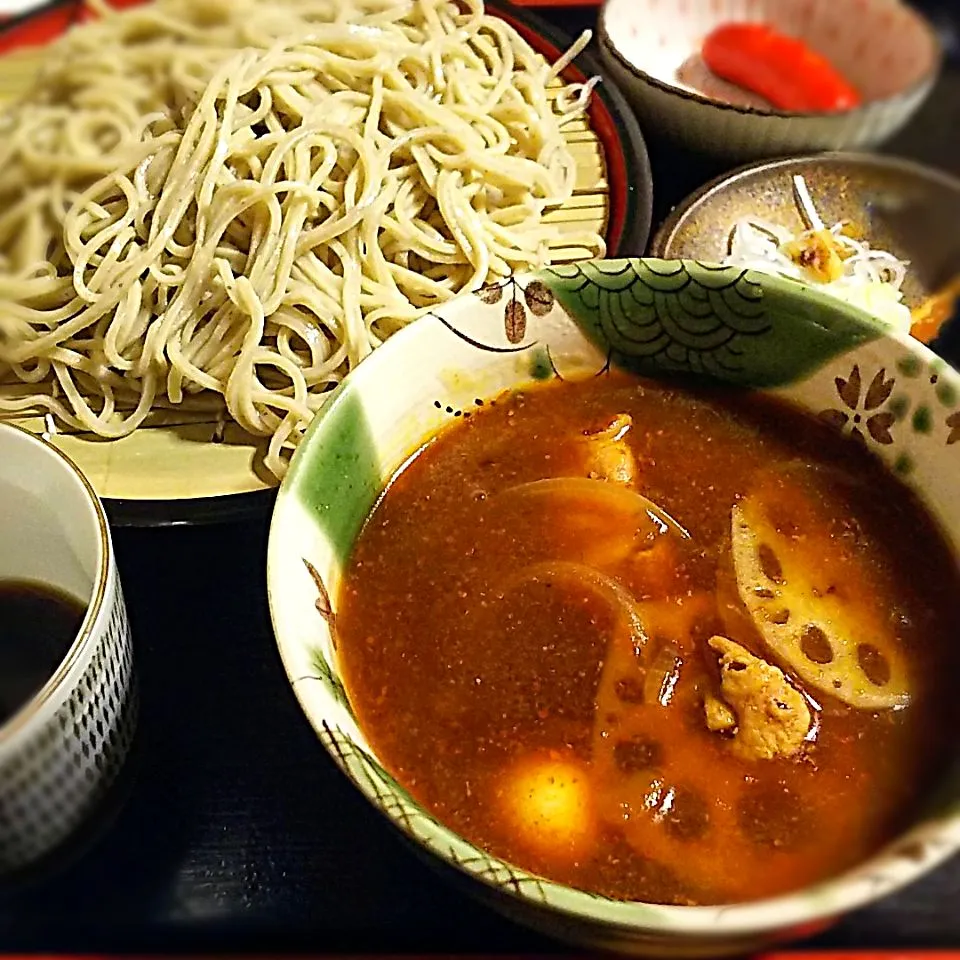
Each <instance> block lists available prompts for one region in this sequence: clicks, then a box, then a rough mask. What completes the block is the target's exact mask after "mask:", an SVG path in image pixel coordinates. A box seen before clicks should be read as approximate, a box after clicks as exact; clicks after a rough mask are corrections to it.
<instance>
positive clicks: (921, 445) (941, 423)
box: [267, 260, 960, 956]
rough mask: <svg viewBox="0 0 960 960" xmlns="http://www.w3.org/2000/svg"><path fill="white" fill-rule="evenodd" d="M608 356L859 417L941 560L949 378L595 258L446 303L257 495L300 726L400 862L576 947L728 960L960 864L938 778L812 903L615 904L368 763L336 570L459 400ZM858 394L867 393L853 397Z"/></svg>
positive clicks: (336, 407)
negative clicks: (877, 426)
mask: <svg viewBox="0 0 960 960" xmlns="http://www.w3.org/2000/svg"><path fill="white" fill-rule="evenodd" d="M705 304H713V309H712V310H705V309H704V305H705ZM721 333H722V335H720V334H721ZM608 362H613V363H614V364H622V365H629V366H630V367H631V369H634V370H636V371H638V372H643V373H646V374H648V375H652V376H657V375H662V374H664V373H670V372H678V371H687V372H691V371H696V372H703V371H705V370H713V371H717V372H718V373H719V372H723V375H724V378H725V379H726V380H727V382H729V383H731V384H733V385H735V386H739V387H743V388H750V389H760V390H765V391H775V392H776V393H778V394H781V395H784V396H786V397H788V398H790V399H791V400H792V401H794V402H795V403H796V404H799V405H800V406H801V407H803V408H806V409H807V410H810V411H812V412H814V413H818V414H819V413H822V412H824V411H831V417H830V422H832V423H834V424H837V425H839V424H840V423H843V424H844V426H843V427H842V429H843V430H845V431H852V430H857V431H859V428H858V427H855V426H854V419H855V417H856V420H857V422H860V421H866V422H867V423H868V426H869V422H870V421H871V418H880V419H878V420H877V421H876V422H877V423H880V422H881V421H882V422H883V424H888V423H889V424H890V429H889V433H887V432H886V430H869V431H867V436H866V437H865V439H864V442H866V443H867V444H869V445H871V446H872V447H873V448H874V450H875V451H876V453H877V454H878V455H879V456H880V457H882V458H883V459H884V460H885V461H886V462H887V463H888V464H889V465H890V467H891V469H893V470H895V471H897V472H898V473H899V474H900V475H901V476H902V477H903V478H904V479H905V481H906V482H907V483H909V484H911V485H912V486H913V487H914V488H915V489H916V490H917V491H918V492H919V494H920V495H921V497H922V498H923V499H924V501H925V502H926V504H927V506H928V508H929V509H930V510H931V511H932V512H933V514H934V515H935V516H936V517H937V518H938V519H939V521H940V522H941V524H942V526H943V528H944V530H945V532H946V535H947V536H948V538H949V539H951V540H952V542H953V544H954V545H955V546H956V547H957V548H958V550H960V500H958V498H957V497H956V495H955V491H956V474H957V470H958V467H960V443H957V442H956V441H957V440H960V407H958V403H960V375H958V374H957V373H956V372H955V371H953V370H952V369H950V368H949V367H947V365H946V364H945V363H944V362H943V361H942V360H940V359H939V358H938V357H937V356H936V355H934V354H933V353H932V352H931V351H929V350H928V349H926V348H925V347H924V346H923V345H921V344H919V343H917V342H916V341H914V340H912V339H911V338H910V337H907V336H902V335H899V334H896V333H889V332H887V331H886V330H885V329H883V328H881V327H880V326H879V325H878V324H877V323H876V322H875V321H873V320H872V319H871V318H870V317H869V316H867V315H866V314H864V313H861V312H860V311H858V310H856V309H855V308H852V307H848V306H846V305H845V304H840V303H837V302H836V301H834V300H833V299H832V298H829V297H827V296H825V295H824V294H822V293H820V292H817V291H812V290H810V289H808V288H806V287H803V286H801V285H800V284H797V283H794V282H791V281H786V280H782V279H779V278H771V277H767V276H762V275H759V274H754V273H749V272H744V271H741V270H739V269H732V268H727V269H722V268H717V267H708V266H703V265H699V264H697V263H693V262H681V261H663V260H633V261H624V260H621V261H598V262H595V263H585V264H580V265H577V266H571V267H566V268H554V269H550V270H545V271H543V272H541V273H539V274H537V275H535V276H528V277H525V278H513V279H509V280H507V281H505V282H504V283H502V284H501V285H499V286H497V287H491V288H485V289H484V290H483V291H481V293H480V294H479V295H468V296H465V297H461V298H458V299H457V300H454V301H452V302H451V303H449V304H448V305H446V306H444V307H443V308H442V309H441V310H439V311H438V312H437V314H435V315H428V316H426V317H424V318H422V319H421V320H419V321H418V322H417V323H415V324H412V325H411V326H410V327H408V328H407V329H406V330H404V331H402V332H401V333H399V334H397V335H396V336H395V337H393V338H392V339H391V340H390V341H388V342H387V343H386V345H384V346H383V347H381V348H380V349H379V350H377V351H376V352H375V353H374V354H373V356H372V357H370V358H369V359H368V360H366V361H365V362H364V363H363V364H362V365H361V366H360V367H359V368H358V369H357V370H356V371H355V372H353V373H351V374H350V376H349V377H347V378H346V380H345V381H344V382H343V384H342V385H341V386H340V387H339V388H338V389H337V391H336V393H335V395H334V397H333V398H332V399H331V401H330V402H329V403H328V404H327V405H326V406H325V407H324V409H323V411H322V413H321V414H319V415H318V416H317V418H316V420H315V422H314V424H313V425H312V427H311V429H310V431H309V434H308V435H307V437H306V439H305V440H304V442H303V443H302V444H301V446H300V449H299V451H298V452H297V454H296V456H295V458H294V460H293V464H292V466H291V469H290V472H289V474H288V475H287V477H286V479H285V480H284V482H283V485H282V487H281V490H280V493H279V497H278V500H277V504H276V509H275V513H274V517H273V524H272V527H271V531H270V541H269V550H268V558H267V582H268V590H269V598H270V610H271V614H272V618H273V624H274V629H275V632H276V636H277V642H278V644H279V648H280V652H281V655H282V658H283V663H284V667H285V669H286V672H287V675H288V677H289V679H290V682H291V684H292V685H293V689H294V691H295V693H296V695H297V697H298V699H299V701H300V704H301V706H302V708H303V710H304V712H305V713H306V715H307V717H308V719H309V721H310V723H311V724H312V725H313V727H314V729H315V730H316V732H317V734H318V735H319V737H320V740H321V742H322V743H323V745H324V746H325V747H326V748H327V750H328V751H329V752H330V754H331V756H332V757H333V759H334V760H335V761H336V762H337V764H339V766H340V767H341V769H342V770H343V771H344V772H345V773H346V775H347V776H348V777H349V778H350V779H351V780H352V781H353V782H354V784H355V785H356V786H357V787H358V788H359V789H360V790H361V791H362V793H363V794H364V795H365V796H366V797H367V798H368V799H369V800H370V801H371V802H372V803H373V804H374V806H375V807H376V808H377V809H378V810H379V811H380V812H381V813H383V814H384V815H386V816H387V817H388V818H389V819H390V820H391V821H392V822H393V823H394V824H395V825H396V826H397V827H398V828H399V829H400V830H401V831H403V833H404V834H405V835H406V836H407V837H408V838H410V839H412V840H414V841H415V842H416V844H417V845H418V846H419V848H420V849H422V850H423V851H426V852H428V853H429V854H431V855H432V857H433V858H434V859H435V860H438V861H443V862H444V863H446V864H447V865H451V866H453V867H455V868H457V869H458V870H459V871H461V872H462V873H464V874H466V875H468V876H470V877H472V878H473V880H474V882H473V884H472V889H473V890H474V891H475V892H477V893H486V895H487V897H488V899H489V900H490V901H491V902H492V903H493V904H494V905H495V906H496V907H498V908H499V909H501V910H504V911H505V912H508V913H510V914H511V915H512V916H514V917H515V918H517V919H519V920H521V921H523V922H525V923H527V924H530V925H532V926H535V927H538V928H540V929H542V930H545V931H547V932H549V933H551V934H552V935H554V936H558V937H561V938H564V939H567V940H570V941H574V942H577V943H580V944H585V945H589V946H591V947H595V948H610V949H615V950H621V951H632V952H643V953H646V954H656V955H674V956H680V955H683V956H717V955H719V954H724V953H736V952H742V953H746V952H748V951H751V950H755V949H757V948H760V947H762V946H765V945H769V944H771V943H772V942H774V941H777V940H780V939H786V938H790V937H799V936H802V935H807V934H810V933H812V932H814V931H816V930H818V929H821V928H822V927H823V926H825V925H826V924H827V923H828V922H829V921H830V920H831V919H832V918H835V917H837V916H838V915H840V914H842V913H844V912H845V911H848V910H851V909H853V908H855V907H859V906H862V905H864V904H866V903H868V902H870V901H873V900H876V899H878V898H880V897H883V896H885V895H886V894H889V893H891V892H892V891H894V890H896V889H897V888H898V887H901V886H902V885H903V884H906V883H908V882H910V881H911V880H914V879H916V878H917V877H919V876H921V875H922V874H924V873H926V872H928V871H929V870H931V869H932V868H933V867H935V866H936V865H937V864H938V863H940V862H942V861H943V860H944V859H945V858H947V857H948V856H950V855H951V854H952V853H954V852H955V851H956V850H958V849H960V770H957V771H952V772H951V771H944V775H943V781H942V784H941V789H940V792H939V793H938V794H937V795H936V796H931V797H930V803H929V806H928V808H927V809H926V811H925V812H924V813H923V815H922V816H921V817H920V819H919V820H918V821H917V823H916V824H915V825H914V827H913V828H912V829H911V830H910V831H909V832H908V833H907V834H906V835H905V836H902V837H900V838H898V839H897V840H896V841H895V842H893V843H892V844H891V845H890V846H889V847H888V848H887V849H886V850H884V851H883V852H881V853H880V854H879V855H878V856H875V857H874V858H872V859H871V860H870V861H869V862H867V863H864V864H863V865H861V866H859V867H857V868H856V869H854V870H852V871H850V872H849V873H846V874H844V875H842V876H839V877H836V878H833V879H830V880H828V881H826V882H824V883H821V884H818V885H817V886H815V887H813V888H810V889H806V890H803V891H801V892H799V893H796V894H792V895H788V896H781V897H777V898H775V899H770V900H766V901H761V902H756V903H747V904H742V905H731V906H724V907H675V906H657V905H650V904H643V903H624V902H620V901H615V900H610V899H607V898H605V897H601V896H596V895H591V894H588V893H584V892H581V891H577V890H574V889H571V888H569V887H565V886H562V885H560V884H557V883H553V882H550V881H548V880H545V879H543V878H541V877H537V876H533V875H531V874H529V873H527V872H525V871H523V870H520V869H518V868H517V867H515V866H513V865H511V864H509V863H505V862H503V861H501V860H498V859H496V858H494V857H491V856H490V855H488V854H487V853H485V852H484V851H483V850H480V849H477V848H476V847H474V846H471V845H470V844H469V843H467V842H466V841H465V840H463V839H462V838H460V837H459V836H457V835H456V834H454V833H453V832H452V831H450V830H449V829H447V828H446V827H445V826H443V824H441V823H439V822H437V820H436V819H435V818H434V817H433V816H431V814H430V813H429V812H428V811H426V810H425V809H423V808H422V807H421V806H420V805H419V804H418V803H417V802H416V801H415V800H413V799H412V798H411V796H410V795H409V793H407V791H406V790H404V788H403V787H402V785H400V784H398V783H397V782H396V781H395V780H394V779H393V778H392V777H391V775H390V774H389V773H388V771H387V770H386V769H385V768H384V766H383V765H382V763H381V761H380V759H379V758H378V757H377V755H376V753H375V752H374V750H373V749H372V748H371V746H370V744H369V743H368V741H367V739H366V738H365V736H364V732H363V730H362V729H361V728H360V726H359V725H358V723H357V720H356V715H355V713H354V710H353V707H352V705H351V702H350V697H349V695H348V693H347V691H346V689H345V687H344V683H343V680H342V678H341V673H340V667H339V665H338V661H337V652H336V613H337V598H338V590H339V588H340V581H341V575H342V571H343V569H344V565H345V563H346V561H347V559H348V557H349V555H350V552H351V549H352V547H353V544H354V541H355V539H356V537H357V535H358V533H359V531H360V529H361V526H362V525H363V523H364V520H365V518H366V517H367V516H368V514H369V512H370V510H371V509H372V507H373V505H374V504H375V502H376V500H377V498H378V496H379V495H380V493H381V492H382V491H383V489H384V488H385V486H386V484H387V483H388V482H389V480H390V479H391V477H392V475H393V474H394V473H395V471H396V470H397V469H398V468H399V467H400V465H401V464H402V463H403V462H404V461H405V460H406V459H407V458H408V457H409V456H410V454H411V453H412V452H413V451H415V450H416V449H418V448H419V446H420V445H421V444H422V443H423V442H424V440H425V439H427V438H429V437H431V436H432V435H434V434H435V433H436V432H437V431H438V430H440V429H442V428H443V427H445V426H447V425H448V424H449V423H450V422H451V421H453V420H455V419H456V418H457V417H458V416H461V415H462V414H463V413H464V412H467V411H471V410H473V409H474V407H475V405H476V404H477V402H478V401H483V400H489V399H490V398H493V397H495V396H497V395H498V394H499V393H501V392H502V391H504V390H509V389H518V388H521V387H525V386H529V385H530V384H532V383H534V382H536V381H543V380H547V379H549V378H551V377H555V376H558V375H559V376H563V377H565V378H574V377H583V376H594V375H597V374H599V373H601V372H602V371H603V370H604V369H606V368H607V364H608ZM412 371H415V375H412V373H411V372H412ZM851 382H857V383H862V384H863V385H864V389H863V390H862V391H861V392H860V393H859V394H858V395H857V396H856V397H852V396H851V395H850V391H849V390H846V389H840V385H845V384H848V383H851ZM877 382H879V383H880V384H881V385H882V386H883V389H882V390H875V389H872V388H871V387H870V385H871V384H876V383H877ZM878 397H882V399H878Z"/></svg>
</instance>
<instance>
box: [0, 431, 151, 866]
mask: <svg viewBox="0 0 960 960" xmlns="http://www.w3.org/2000/svg"><path fill="white" fill-rule="evenodd" d="M0 581H27V582H32V583H37V584H44V585H46V586H48V587H53V588H54V589H55V590H56V591H58V592H60V593H63V594H66V595H68V596H70V597H72V598H74V599H75V600H76V601H77V602H78V604H79V605H80V606H82V607H83V608H84V609H85V610H86V613H85V615H84V618H83V621H82V622H81V624H80V629H79V632H78V633H77V636H76V638H75V639H74V640H73V642H72V643H71V644H70V645H69V647H68V648H67V650H66V653H65V655H64V656H63V659H62V660H61V662H60V663H59V665H58V666H56V668H55V669H54V671H53V673H52V675H51V676H50V677H49V679H48V680H47V681H46V682H45V683H44V684H43V685H42V686H41V687H40V689H38V690H37V691H36V693H35V694H34V695H33V696H32V697H31V698H30V699H28V700H27V701H26V702H25V703H24V704H23V705H22V706H20V707H19V708H18V709H17V710H16V711H15V712H14V713H13V714H12V716H10V717H9V719H7V720H6V721H5V722H3V723H0V874H3V875H5V879H6V880H12V876H11V875H13V874H16V875H17V876H19V872H20V871H21V870H23V869H25V868H27V867H28V866H31V865H33V864H35V863H36V862H37V861H40V860H41V859H43V858H44V857H46V855H47V854H50V853H52V852H53V851H54V850H55V849H56V848H57V847H59V846H60V844H61V843H63V842H64V841H65V840H67V838H68V837H69V836H70V835H71V834H72V833H73V832H74V831H75V830H76V829H77V828H78V827H79V826H80V825H81V824H82V823H83V822H84V821H85V819H86V818H87V817H88V816H89V815H91V814H92V813H93V811H94V809H95V808H96V807H97V806H98V802H99V801H100V800H101V798H102V797H103V795H104V793H105V792H106V790H107V788H108V787H109V786H110V784H111V783H112V781H113V780H114V779H115V777H116V775H117V774H118V773H119V771H120V769H121V767H122V765H123V762H124V760H125V758H126V755H127V752H128V750H129V748H130V744H131V740H132V737H133V732H134V728H135V725H136V713H137V709H136V708H137V700H136V688H135V681H134V668H133V655H132V649H131V639H130V628H129V625H128V622H127V615H126V609H125V607H124V602H123V594H122V592H121V589H120V580H119V577H118V574H117V564H116V559H115V557H114V552H113V544H112V541H111V538H110V529H109V527H108V526H107V520H106V516H105V515H104V512H103V506H102V504H101V503H100V501H99V499H98V498H97V495H96V494H95V493H94V491H93V488H92V487H91V486H90V484H89V483H88V482H87V480H86V479H85V478H84V476H83V475H82V474H81V473H80V471H79V470H77V468H76V467H75V466H74V465H73V463H72V462H71V461H70V460H68V459H67V458H66V457H65V456H64V455H63V454H62V453H60V452H59V451H58V450H56V449H55V448H54V447H53V446H51V445H50V444H48V443H46V442H45V441H44V440H42V439H40V438H39V437H36V436H34V435H33V434H31V433H28V432H27V431H25V430H21V429H20V428H18V427H13V426H10V425H9V424H0Z"/></svg>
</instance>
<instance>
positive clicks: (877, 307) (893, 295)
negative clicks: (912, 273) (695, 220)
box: [724, 176, 911, 333]
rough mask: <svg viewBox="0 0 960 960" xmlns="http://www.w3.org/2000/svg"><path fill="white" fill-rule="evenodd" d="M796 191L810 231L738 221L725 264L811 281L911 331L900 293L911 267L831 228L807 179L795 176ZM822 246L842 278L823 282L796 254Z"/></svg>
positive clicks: (844, 229) (837, 226)
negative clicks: (832, 257)
mask: <svg viewBox="0 0 960 960" xmlns="http://www.w3.org/2000/svg"><path fill="white" fill-rule="evenodd" d="M793 188H794V196H795V199H796V202H797V206H798V208H799V210H800V213H801V215H802V216H803V219H804V221H805V223H806V224H807V227H808V229H807V230H806V231H804V232H803V233H801V234H797V235H794V234H791V233H790V231H789V230H786V229H784V228H783V227H780V226H778V225H777V224H774V223H769V222H766V221H762V220H757V219H753V218H749V217H747V218H744V219H741V220H738V221H737V223H736V224H735V225H734V227H733V230H732V231H731V233H730V241H729V249H728V253H727V257H726V259H725V260H724V263H725V264H728V265H734V266H739V267H745V268H748V269H751V270H759V271H762V272H764V273H772V274H780V275H782V276H787V277H791V278H793V279H794V280H799V281H802V282H804V283H809V284H811V285H813V286H816V287H819V288H820V289H822V290H823V291H824V292H825V293H830V294H832V295H833V296H835V297H837V298H838V299H840V300H844V301H846V302H847V303H850V304H853V305H854V306H857V307H860V308H861V309H862V310H866V311H867V312H868V313H871V314H873V315H874V316H875V317H877V318H878V319H879V320H882V321H883V322H885V323H887V324H889V325H890V326H891V327H895V328H896V329H898V330H902V331H904V332H905V333H909V332H910V326H911V316H910V309H909V307H907V305H906V304H905V303H904V302H903V293H902V292H901V290H900V287H901V285H902V284H903V281H904V278H905V277H906V275H907V267H908V266H909V263H908V262H906V261H903V260H900V259H898V258H897V257H895V256H894V255H893V254H892V253H888V252H887V251H885V250H874V249H872V248H871V246H870V244H869V243H867V242H866V241H865V240H858V239H856V238H854V237H851V236H849V235H848V225H847V224H845V223H842V222H841V223H836V224H834V225H833V226H832V227H827V226H826V225H825V224H824V222H823V220H822V219H821V218H820V215H819V214H818V213H817V210H816V207H815V206H814V203H813V199H812V198H811V196H810V191H809V189H808V188H807V184H806V181H805V180H804V179H803V177H801V176H795V177H794V178H793ZM824 242H826V244H828V245H829V246H830V247H831V248H832V249H833V251H835V252H836V254H837V255H838V257H839V259H840V270H839V276H837V277H836V278H835V279H830V280H825V279H824V273H823V271H822V270H818V269H817V264H816V263H813V264H808V263H805V262H802V258H801V257H800V256H797V253H796V251H797V250H798V249H801V250H802V249H807V250H811V251H812V250H813V249H814V247H815V245H816V244H817V243H821V244H822V243H824ZM788 248H792V249H788ZM811 257H813V254H812V253H811Z"/></svg>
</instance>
